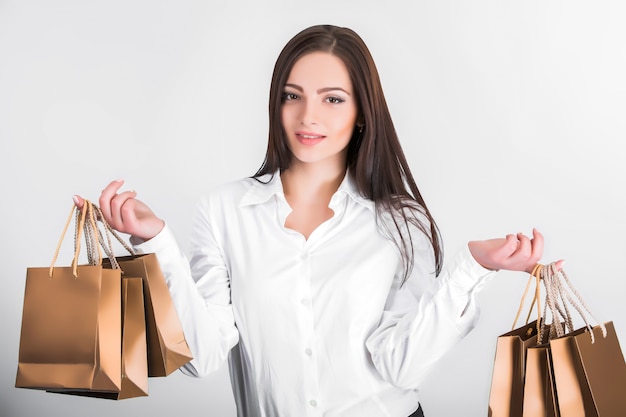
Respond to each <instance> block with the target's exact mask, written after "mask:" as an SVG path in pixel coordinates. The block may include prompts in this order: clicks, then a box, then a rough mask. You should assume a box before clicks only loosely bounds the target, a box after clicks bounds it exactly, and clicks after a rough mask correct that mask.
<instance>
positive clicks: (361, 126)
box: [357, 125, 365, 133]
mask: <svg viewBox="0 0 626 417" xmlns="http://www.w3.org/2000/svg"><path fill="white" fill-rule="evenodd" d="M357 127H358V128H359V133H363V128H364V127H365V125H357Z"/></svg>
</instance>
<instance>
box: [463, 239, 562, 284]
mask: <svg viewBox="0 0 626 417" xmlns="http://www.w3.org/2000/svg"><path fill="white" fill-rule="evenodd" d="M468 246H469V250H470V252H471V253H472V256H473V257H474V259H476V261H477V262H478V263H479V264H481V265H482V266H483V267H485V268H487V269H492V270H500V269H505V270H509V271H524V272H528V273H529V274H530V273H531V272H532V270H533V268H534V267H535V265H537V263H538V262H539V260H540V259H541V257H542V256H543V235H542V234H541V233H539V232H538V231H537V230H536V229H533V237H532V239H531V238H529V237H528V236H525V235H524V234H523V233H518V234H517V235H507V236H506V238H499V239H488V240H474V241H471V242H469V243H468ZM562 265H563V261H562V260H561V261H558V262H557V264H556V267H557V269H558V270H560V269H561V267H562Z"/></svg>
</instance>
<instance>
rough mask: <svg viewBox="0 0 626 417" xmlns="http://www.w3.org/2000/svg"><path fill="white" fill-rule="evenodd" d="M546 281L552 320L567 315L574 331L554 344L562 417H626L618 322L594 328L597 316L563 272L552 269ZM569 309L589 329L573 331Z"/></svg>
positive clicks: (625, 364) (624, 365)
mask: <svg viewBox="0 0 626 417" xmlns="http://www.w3.org/2000/svg"><path fill="white" fill-rule="evenodd" d="M542 278H543V281H544V284H545V286H546V290H547V294H548V295H547V305H549V306H550V308H551V309H552V310H553V315H554V314H557V312H558V311H559V310H560V311H561V312H563V313H564V317H565V318H566V323H567V326H566V328H567V329H569V331H567V332H565V333H563V334H557V335H556V337H550V342H549V344H550V354H551V360H552V370H553V373H554V386H555V389H556V397H557V403H558V408H559V412H560V415H561V417H574V416H585V417H621V416H624V415H626V362H625V361H624V356H623V353H622V350H621V348H620V345H619V340H618V338H617V334H616V332H615V327H614V325H613V322H612V321H608V322H604V323H599V324H596V325H594V326H592V325H591V324H590V322H591V320H590V317H591V318H593V315H592V314H591V312H590V311H589V308H588V307H587V306H586V304H585V302H584V301H583V300H582V297H581V296H580V294H579V293H578V292H577V291H576V290H575V289H574V287H573V286H572V284H571V282H570V281H569V279H568V278H567V275H566V274H565V272H564V271H562V270H561V271H556V270H555V269H554V268H547V269H546V270H545V271H544V273H543V274H542ZM551 299H553V300H551ZM568 306H569V307H574V309H575V310H576V311H577V312H578V313H579V315H580V317H581V318H582V319H583V321H584V323H585V326H584V327H582V328H579V329H576V330H574V326H573V321H572V319H571V315H570V313H569V307H568ZM593 320H595V322H596V323H598V321H597V320H596V319H595V318H593Z"/></svg>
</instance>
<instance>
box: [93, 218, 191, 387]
mask: <svg viewBox="0 0 626 417" xmlns="http://www.w3.org/2000/svg"><path fill="white" fill-rule="evenodd" d="M97 212H98V219H100V220H101V222H102V224H103V225H104V226H105V228H107V229H108V232H109V233H110V234H111V235H113V236H114V237H115V238H116V239H117V240H118V241H119V242H120V243H121V244H122V246H123V247H124V248H125V249H126V250H127V251H128V252H129V253H130V254H131V255H130V256H122V257H109V260H107V259H105V260H104V262H103V263H104V265H105V266H106V267H117V266H119V267H120V268H121V269H122V271H123V273H124V274H125V275H128V276H133V277H140V278H142V279H143V291H144V301H145V313H146V331H147V340H148V375H149V376H151V377H160V376H167V375H169V374H171V373H172V372H174V371H175V370H177V369H179V368H180V367H181V366H183V365H184V364H186V363H187V362H189V361H190V360H191V359H192V358H193V357H192V355H191V351H190V350H189V346H188V344H187V341H186V340H185V334H184V332H183V328H182V325H181V323H180V319H179V317H178V313H177V312H176V308H175V306H174V302H173V300H172V296H171V295H170V292H169V289H168V287H167V283H166V281H165V277H164V275H163V271H162V270H161V266H160V265H159V261H158V259H157V257H156V255H155V254H154V253H149V254H141V255H139V254H135V253H134V251H133V250H132V248H130V247H129V246H128V245H127V244H126V242H125V241H124V240H123V239H122V238H121V236H119V235H118V234H117V232H115V230H113V229H111V228H110V226H109V225H108V224H107V223H106V222H105V221H104V219H103V218H102V213H101V212H100V211H99V210H97ZM109 246H111V245H110V244H109ZM111 260H113V262H114V263H113V264H112V263H111Z"/></svg>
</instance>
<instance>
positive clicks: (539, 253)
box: [530, 228, 544, 264]
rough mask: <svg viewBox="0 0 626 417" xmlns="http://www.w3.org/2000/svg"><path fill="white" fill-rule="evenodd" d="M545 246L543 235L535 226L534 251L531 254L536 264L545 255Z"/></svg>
mask: <svg viewBox="0 0 626 417" xmlns="http://www.w3.org/2000/svg"><path fill="white" fill-rule="evenodd" d="M543 247H544V239H543V235H542V234H541V233H539V231H538V230H537V229H535V228H533V240H532V253H531V255H530V257H531V260H532V261H533V263H535V264H536V263H537V262H539V260H540V259H541V258H542V257H543Z"/></svg>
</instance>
